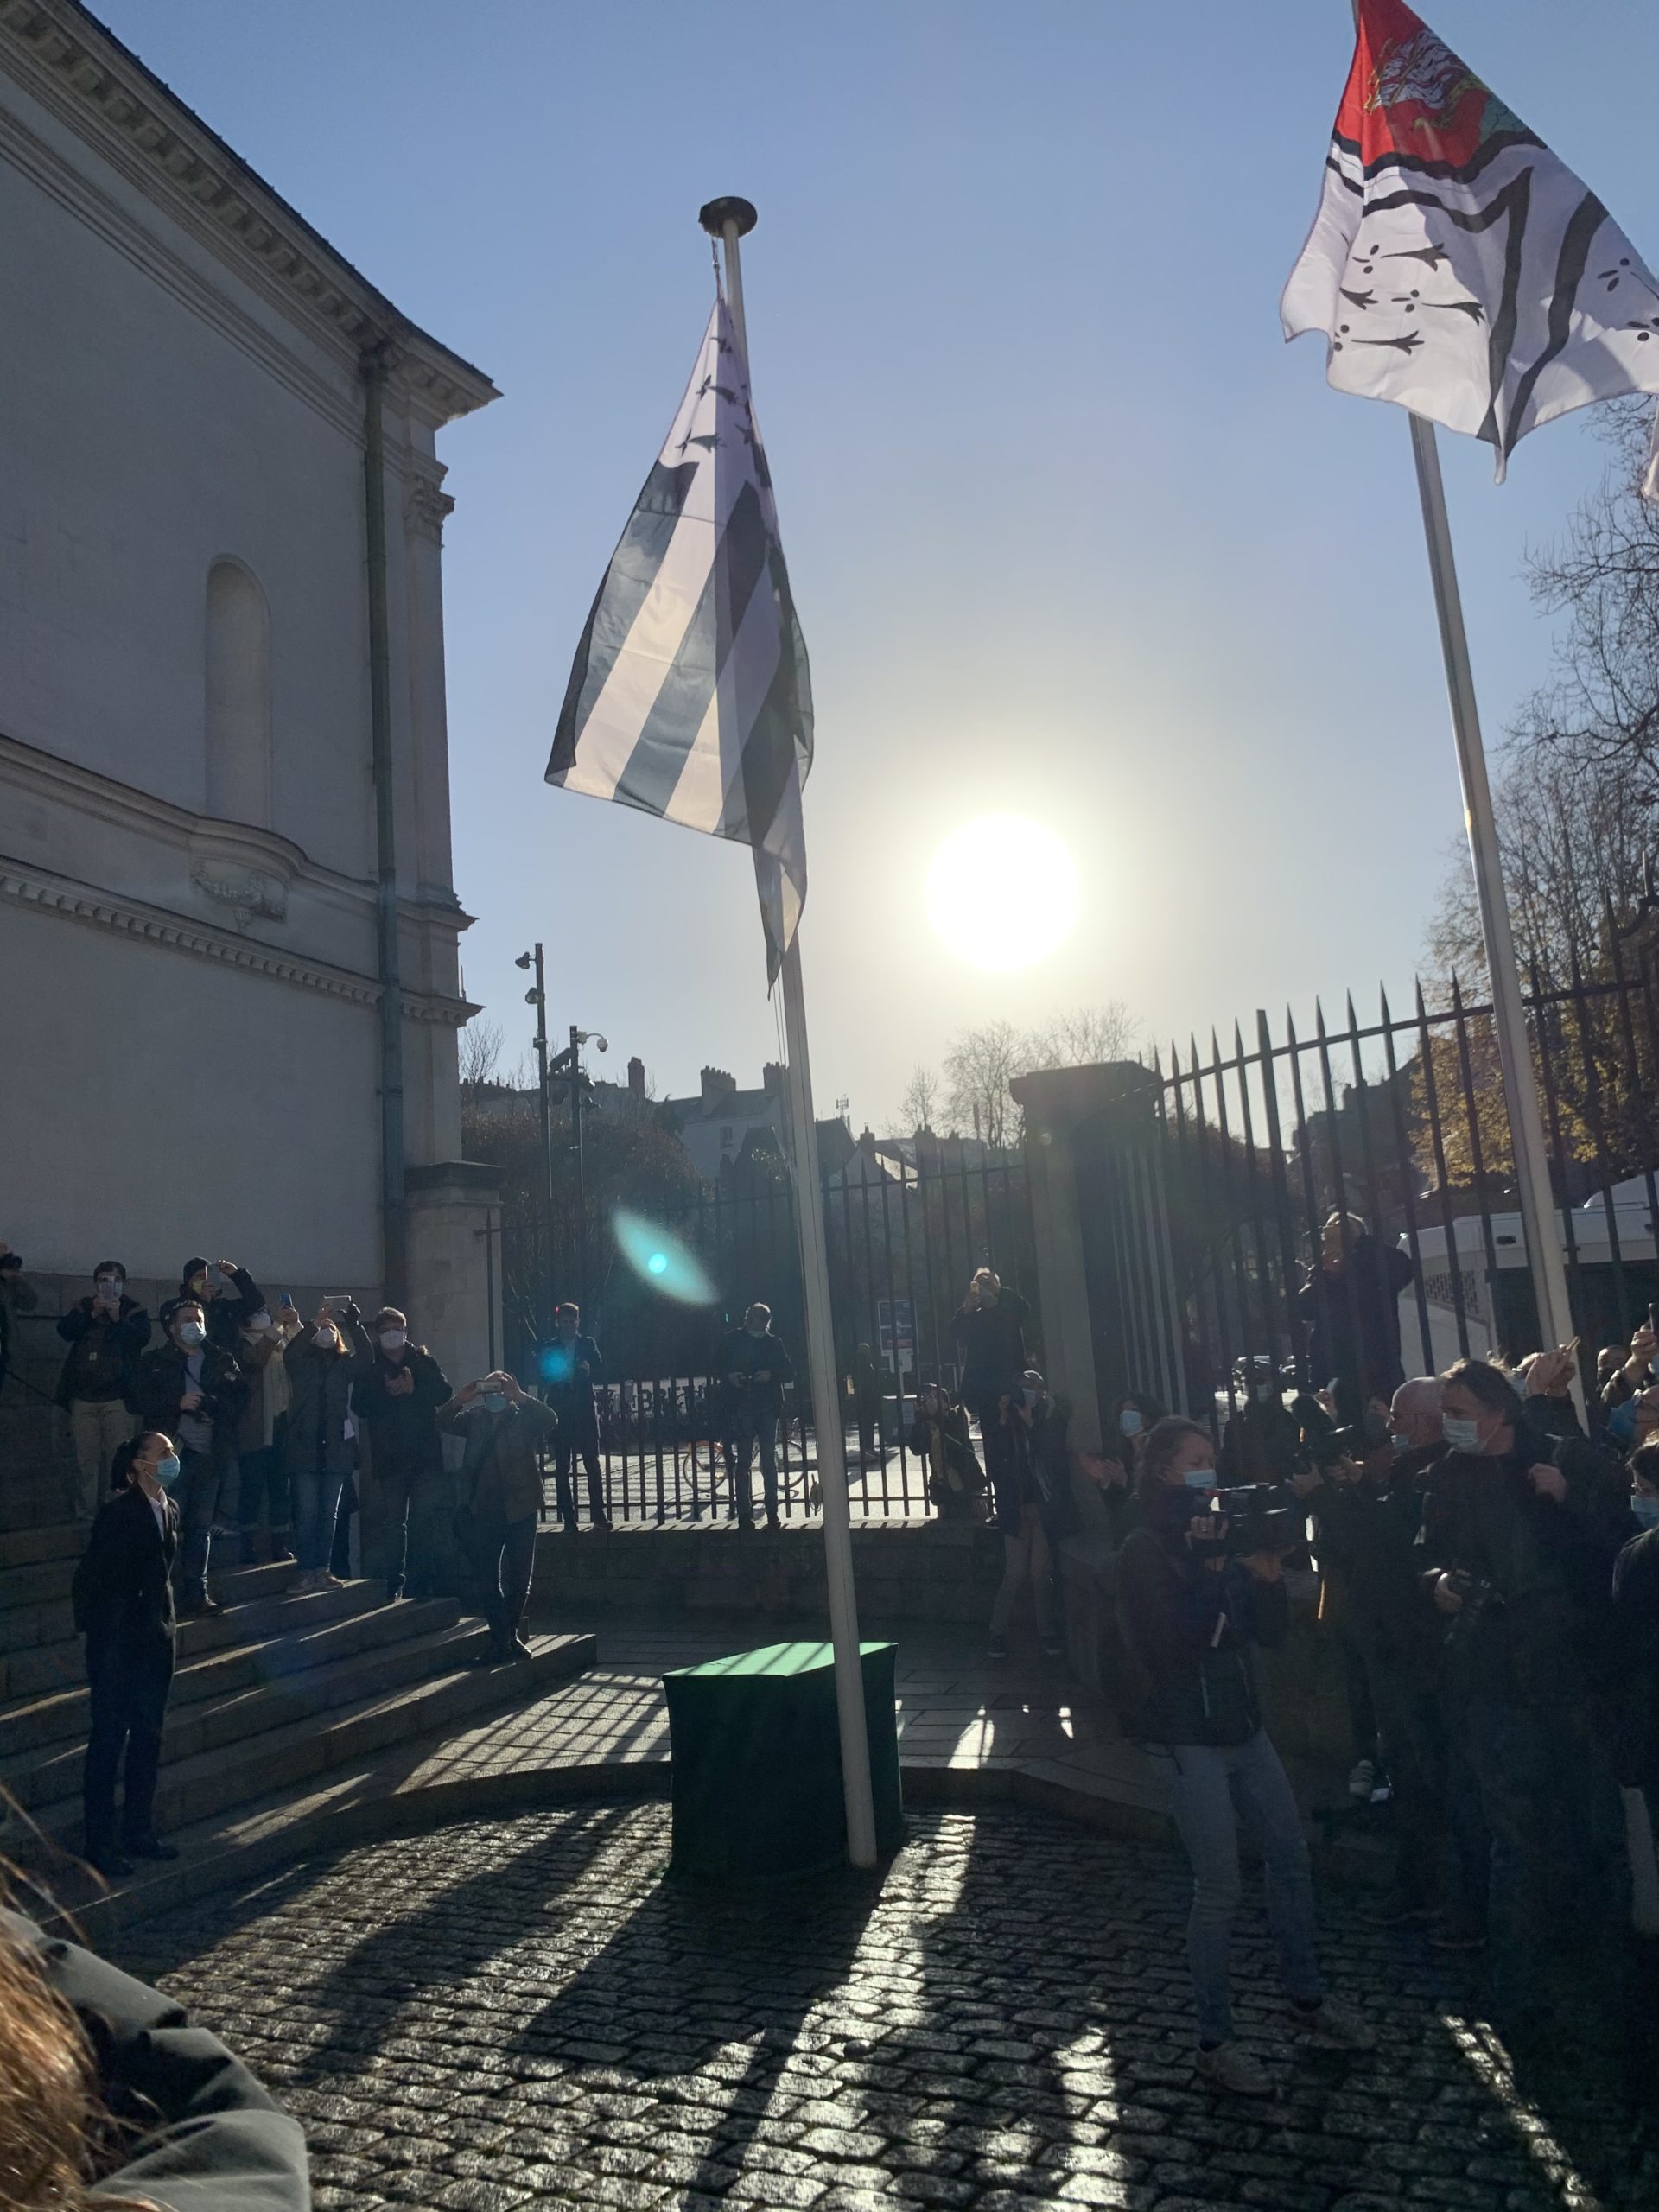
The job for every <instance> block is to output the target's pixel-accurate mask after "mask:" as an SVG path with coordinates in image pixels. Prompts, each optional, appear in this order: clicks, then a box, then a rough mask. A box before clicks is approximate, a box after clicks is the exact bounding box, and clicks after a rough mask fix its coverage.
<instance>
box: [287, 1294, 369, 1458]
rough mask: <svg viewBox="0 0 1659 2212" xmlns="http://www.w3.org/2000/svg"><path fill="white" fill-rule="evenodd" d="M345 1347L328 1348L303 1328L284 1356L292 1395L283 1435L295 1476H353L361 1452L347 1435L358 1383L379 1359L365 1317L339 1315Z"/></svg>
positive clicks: (337, 1320)
mask: <svg viewBox="0 0 1659 2212" xmlns="http://www.w3.org/2000/svg"><path fill="white" fill-rule="evenodd" d="M335 1326H336V1327H337V1328H338V1329H339V1331H340V1334H341V1336H342V1337H343V1338H344V1339H345V1342H346V1347H347V1349H346V1351H323V1350H322V1349H321V1347H320V1346H319V1345H317V1344H314V1343H313V1342H312V1340H311V1339H312V1335H313V1332H312V1331H311V1330H310V1329H309V1328H304V1329H302V1330H301V1331H300V1332H299V1334H298V1336H296V1338H294V1341H293V1342H292V1343H291V1344H289V1347H288V1350H287V1351H285V1352H284V1353H283V1365H284V1366H285V1367H286V1368H287V1370H288V1387H289V1393H290V1395H289V1407H288V1427H287V1428H286V1430H285V1431H284V1432H283V1465H284V1466H285V1467H286V1468H287V1469H288V1471H289V1474H290V1475H292V1474H298V1473H301V1472H302V1471H308V1470H310V1469H312V1468H320V1469H321V1471H322V1472H323V1473H324V1474H326V1475H349V1474H350V1473H351V1471H352V1467H353V1462H354V1461H355V1459H356V1456H357V1455H356V1452H354V1450H353V1445H352V1440H351V1438H350V1437H349V1436H348V1435H347V1434H346V1416H347V1414H349V1413H350V1411H351V1406H352V1386H353V1383H355V1382H356V1381H357V1380H358V1378H359V1376H364V1375H366V1374H367V1373H368V1371H369V1370H370V1368H371V1367H372V1365H373V1363H374V1357H375V1354H374V1347H373V1345H372V1344H370V1342H369V1339H368V1338H367V1336H366V1335H365V1333H364V1330H363V1325H362V1323H361V1322H360V1321H349V1320H346V1319H345V1318H344V1317H343V1316H341V1315H336V1317H335Z"/></svg>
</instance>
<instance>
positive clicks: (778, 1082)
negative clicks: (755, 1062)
mask: <svg viewBox="0 0 1659 2212" xmlns="http://www.w3.org/2000/svg"><path fill="white" fill-rule="evenodd" d="M783 1087H784V1071H783V1067H782V1065H781V1063H780V1062H779V1061H777V1060H768V1061H767V1062H766V1065H765V1067H763V1068H762V1069H761V1071H760V1088H761V1090H764V1091H765V1092H766V1096H767V1097H768V1098H776V1097H777V1096H779V1093H780V1092H781V1091H782V1090H783Z"/></svg>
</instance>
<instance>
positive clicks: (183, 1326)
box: [127, 1298, 248, 1614]
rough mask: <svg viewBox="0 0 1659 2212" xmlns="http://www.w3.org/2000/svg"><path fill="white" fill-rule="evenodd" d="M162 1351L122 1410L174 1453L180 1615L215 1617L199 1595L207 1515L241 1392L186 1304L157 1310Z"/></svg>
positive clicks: (232, 1440)
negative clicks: (170, 1442)
mask: <svg viewBox="0 0 1659 2212" xmlns="http://www.w3.org/2000/svg"><path fill="white" fill-rule="evenodd" d="M161 1323H162V1328H163V1329H164V1330H165V1331H166V1332H167V1341H166V1343H165V1344H157V1345H156V1346H155V1347H154V1349H153V1350H151V1351H147V1352H145V1353H144V1354H143V1357H141V1358H140V1360H139V1362H138V1364H137V1367H136V1368H135V1369H134V1370H133V1376H132V1387H131V1389H130V1392H129V1394H128V1397H127V1406H128V1409H129V1411H130V1412H131V1413H133V1414H137V1418H138V1421H139V1423H140V1426H141V1427H143V1428H145V1429H149V1430H152V1431H155V1430H159V1431H160V1432H161V1433H162V1434H164V1435H167V1436H170V1437H172V1438H173V1439H174V1440H175V1442H176V1444H177V1446H178V1453H179V1464H180V1474H179V1481H178V1489H177V1493H176V1496H177V1503H178V1508H179V1523H180V1529H179V1548H180V1554H181V1562H182V1564H181V1574H182V1578H183V1582H184V1591H183V1598H182V1602H181V1605H180V1608H179V1610H180V1611H181V1612H184V1613H192V1614H194V1613H219V1612H223V1611H224V1610H225V1609H224V1607H223V1606H222V1605H220V1604H219V1601H218V1600H217V1599H215V1598H213V1597H212V1596H211V1595H210V1594H209V1592H208V1588H207V1562H208V1558H209V1555H210V1554H211V1552H212V1549H213V1516H214V1514H215V1512H216V1511H217V1510H218V1505H219V1486H220V1484H221V1483H222V1482H223V1481H224V1479H225V1471H226V1465H227V1463H228V1462H229V1461H231V1460H232V1459H233V1458H234V1456H235V1452H236V1437H237V1425H238V1422H239V1421H240V1420H241V1417H242V1408H243V1407H244V1405H245V1403H246V1401H247V1395H248V1385H247V1380H246V1378H245V1376H244V1375H243V1372H242V1369H241V1366H240V1364H239V1363H238V1361H237V1360H236V1359H235V1358H234V1357H232V1354H231V1353H229V1352H227V1351H225V1350H223V1349H222V1347H221V1346H219V1344H210V1343H209V1342H208V1338H207V1315H206V1314H205V1313H203V1311H202V1308H201V1306H200V1303H199V1301H198V1300H195V1299H194V1298H175V1299H174V1300H171V1301H170V1302H169V1303H168V1304H167V1305H166V1306H162V1312H161Z"/></svg>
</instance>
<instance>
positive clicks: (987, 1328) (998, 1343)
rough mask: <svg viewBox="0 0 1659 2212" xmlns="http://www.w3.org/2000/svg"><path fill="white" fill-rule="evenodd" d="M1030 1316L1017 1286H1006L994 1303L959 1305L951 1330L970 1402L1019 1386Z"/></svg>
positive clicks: (1023, 1368)
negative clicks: (1014, 1288) (1010, 1287)
mask: <svg viewBox="0 0 1659 2212" xmlns="http://www.w3.org/2000/svg"><path fill="white" fill-rule="evenodd" d="M1030 1319H1031V1307H1030V1306H1028V1305H1027V1302H1026V1300H1024V1299H1023V1298H1021V1297H1020V1294H1019V1292H1018V1291H1017V1290H1008V1289H1006V1288H1005V1289H1003V1290H1002V1291H1001V1293H1000V1294H998V1297H997V1300H996V1303H995V1306H967V1305H963V1306H958V1308H957V1313H956V1315H955V1318H954V1319H952V1321H951V1324H950V1334H951V1338H952V1339H953V1341H954V1342H955V1344H956V1347H957V1357H958V1358H959V1360H960V1361H961V1363H962V1395H963V1397H964V1398H965V1399H966V1400H967V1401H968V1402H969V1404H970V1405H975V1406H977V1405H980V1404H982V1402H984V1401H985V1400H987V1399H988V1398H994V1397H997V1396H1000V1395H1001V1394H1002V1393H1003V1392H1004V1391H1007V1390H1017V1389H1019V1388H1020V1377H1021V1376H1023V1375H1024V1373H1025V1371H1026V1368H1027V1357H1026V1324H1027V1321H1029V1320H1030Z"/></svg>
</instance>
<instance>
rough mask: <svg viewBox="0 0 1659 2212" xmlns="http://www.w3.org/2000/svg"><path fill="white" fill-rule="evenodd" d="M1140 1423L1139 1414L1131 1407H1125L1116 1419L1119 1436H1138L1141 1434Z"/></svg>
mask: <svg viewBox="0 0 1659 2212" xmlns="http://www.w3.org/2000/svg"><path fill="white" fill-rule="evenodd" d="M1117 1433H1118V1434H1119V1435H1120V1436H1139V1435H1140V1433H1141V1416H1140V1414H1138V1413H1137V1412H1136V1411H1135V1408H1134V1407H1133V1406H1125V1407H1124V1408H1123V1410H1122V1413H1121V1414H1119V1415H1118V1417H1117Z"/></svg>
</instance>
